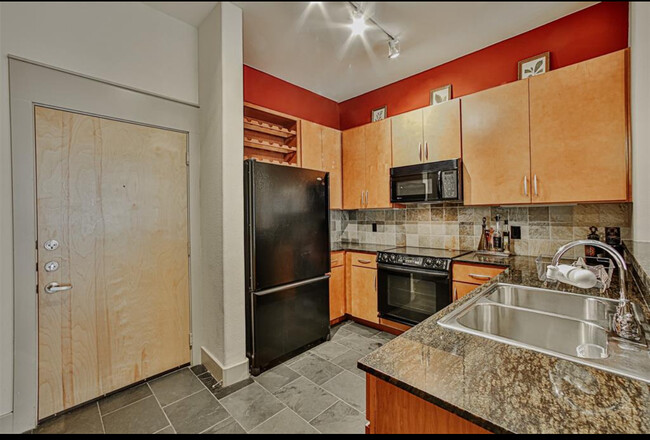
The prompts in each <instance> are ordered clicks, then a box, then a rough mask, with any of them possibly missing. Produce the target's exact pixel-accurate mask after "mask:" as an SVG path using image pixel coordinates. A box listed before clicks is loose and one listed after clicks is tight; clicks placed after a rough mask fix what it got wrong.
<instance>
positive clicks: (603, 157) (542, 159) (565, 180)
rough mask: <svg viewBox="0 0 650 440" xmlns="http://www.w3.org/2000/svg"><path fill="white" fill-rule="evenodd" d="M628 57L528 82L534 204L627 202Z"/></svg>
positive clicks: (604, 59) (615, 57)
mask: <svg viewBox="0 0 650 440" xmlns="http://www.w3.org/2000/svg"><path fill="white" fill-rule="evenodd" d="M628 53H629V52H628V50H627V49H625V50H622V51H619V52H615V53H612V54H609V55H605V56H602V57H599V58H594V59H591V60H588V61H585V62H582V63H578V64H574V65H572V66H568V67H564V68H562V69H559V70H556V71H551V72H548V73H546V74H544V75H539V76H535V77H533V78H531V79H530V80H529V81H530V139H531V145H530V150H531V173H532V176H533V179H534V176H537V191H536V192H535V185H534V183H533V199H532V201H533V203H562V202H596V201H597V202H604V201H625V200H627V199H628V173H629V172H628V169H629V164H628V157H629V156H628V148H629V144H628V122H629V117H628V116H629V115H628V98H627V97H628V69H627V65H628V61H627V59H628Z"/></svg>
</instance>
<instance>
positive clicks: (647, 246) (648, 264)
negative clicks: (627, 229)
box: [624, 241, 650, 301]
mask: <svg viewBox="0 0 650 440" xmlns="http://www.w3.org/2000/svg"><path fill="white" fill-rule="evenodd" d="M624 244H625V248H626V249H627V252H626V256H627V258H628V260H629V261H630V262H631V263H632V268H633V270H634V272H636V276H637V280H638V281H639V283H641V286H642V287H643V288H644V290H645V295H646V300H647V301H650V243H644V242H641V241H626V242H625V243H624Z"/></svg>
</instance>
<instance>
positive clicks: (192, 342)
mask: <svg viewBox="0 0 650 440" xmlns="http://www.w3.org/2000/svg"><path fill="white" fill-rule="evenodd" d="M193 346H194V335H193V334H192V333H190V348H192V347H193Z"/></svg>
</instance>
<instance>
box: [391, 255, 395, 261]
mask: <svg viewBox="0 0 650 440" xmlns="http://www.w3.org/2000/svg"><path fill="white" fill-rule="evenodd" d="M390 262H391V263H394V262H395V255H393V254H391V255H390Z"/></svg>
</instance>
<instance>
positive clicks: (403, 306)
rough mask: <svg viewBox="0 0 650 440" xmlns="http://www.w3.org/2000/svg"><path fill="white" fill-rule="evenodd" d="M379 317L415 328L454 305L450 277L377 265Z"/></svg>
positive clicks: (428, 271) (438, 272)
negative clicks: (452, 303) (416, 325)
mask: <svg viewBox="0 0 650 440" xmlns="http://www.w3.org/2000/svg"><path fill="white" fill-rule="evenodd" d="M377 292H378V298H377V299H378V305H379V316H380V317H382V318H386V319H389V320H391V321H396V322H401V323H403V324H408V325H415V324H417V323H419V322H422V321H424V320H425V319H427V318H428V317H429V316H431V315H433V314H435V313H436V312H438V311H439V310H442V309H443V308H445V307H447V306H448V305H449V304H451V287H450V273H449V272H446V271H435V270H422V269H416V268H406V267H398V266H391V265H386V264H379V265H377Z"/></svg>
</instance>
